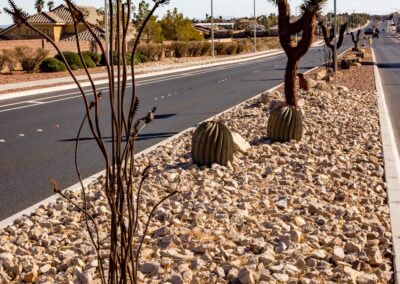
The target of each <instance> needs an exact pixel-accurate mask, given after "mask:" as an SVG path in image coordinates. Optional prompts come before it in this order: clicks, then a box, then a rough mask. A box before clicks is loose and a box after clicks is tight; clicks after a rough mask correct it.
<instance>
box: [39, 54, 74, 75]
mask: <svg viewBox="0 0 400 284" xmlns="http://www.w3.org/2000/svg"><path fill="white" fill-rule="evenodd" d="M39 69H40V71H41V72H48V73H52V72H61V71H66V70H67V67H66V66H65V64H64V63H63V62H61V61H60V60H58V59H56V58H53V57H48V58H45V59H44V60H43V61H42V63H40V66H39Z"/></svg>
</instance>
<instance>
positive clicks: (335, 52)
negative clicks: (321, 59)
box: [333, 0, 337, 82]
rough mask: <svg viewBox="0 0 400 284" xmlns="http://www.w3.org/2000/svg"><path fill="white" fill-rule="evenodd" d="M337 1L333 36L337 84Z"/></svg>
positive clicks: (334, 70)
mask: <svg viewBox="0 0 400 284" xmlns="http://www.w3.org/2000/svg"><path fill="white" fill-rule="evenodd" d="M336 12H337V11H336V0H334V18H333V19H334V22H333V35H334V37H335V40H334V42H333V43H334V51H333V52H334V58H335V60H334V62H333V72H334V76H335V82H336V72H337V44H336V42H337V37H336V36H337V20H336Z"/></svg>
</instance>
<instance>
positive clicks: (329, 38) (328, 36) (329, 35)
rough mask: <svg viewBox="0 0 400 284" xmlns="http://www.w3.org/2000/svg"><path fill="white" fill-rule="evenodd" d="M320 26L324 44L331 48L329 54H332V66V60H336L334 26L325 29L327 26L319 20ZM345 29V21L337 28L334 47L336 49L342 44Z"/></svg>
mask: <svg viewBox="0 0 400 284" xmlns="http://www.w3.org/2000/svg"><path fill="white" fill-rule="evenodd" d="M319 25H320V27H321V29H322V34H323V36H324V41H325V45H326V46H327V47H328V48H329V49H330V50H331V54H332V66H333V64H334V62H335V61H336V55H335V52H334V50H335V43H334V38H335V35H334V28H333V27H332V28H331V29H330V30H329V31H328V29H327V27H326V26H325V25H324V24H323V23H322V22H321V23H320V24H319ZM346 29H347V23H345V24H343V25H342V26H341V27H340V30H339V40H338V41H337V43H336V49H337V50H338V49H339V48H340V47H341V46H342V44H343V39H344V33H345V31H346Z"/></svg>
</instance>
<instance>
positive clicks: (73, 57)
mask: <svg viewBox="0 0 400 284" xmlns="http://www.w3.org/2000/svg"><path fill="white" fill-rule="evenodd" d="M62 54H63V55H64V57H65V60H66V61H67V63H68V65H69V66H70V67H71V69H72V70H77V69H81V68H83V63H82V61H81V58H80V57H79V54H78V53H75V52H71V51H65V52H63V53H62ZM55 58H57V59H58V60H60V61H61V62H62V61H63V60H62V57H61V56H60V54H57V55H56V56H55ZM73 65H75V66H74V67H73V68H72V66H73ZM74 68H77V69H74Z"/></svg>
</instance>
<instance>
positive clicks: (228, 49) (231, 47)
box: [225, 42, 237, 55]
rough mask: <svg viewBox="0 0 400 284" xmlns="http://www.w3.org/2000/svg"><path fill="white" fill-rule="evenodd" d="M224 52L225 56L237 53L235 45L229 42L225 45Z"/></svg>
mask: <svg viewBox="0 0 400 284" xmlns="http://www.w3.org/2000/svg"><path fill="white" fill-rule="evenodd" d="M225 52H226V54H227V55H233V54H236V53H237V43H236V42H231V43H227V44H226V48H225Z"/></svg>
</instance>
